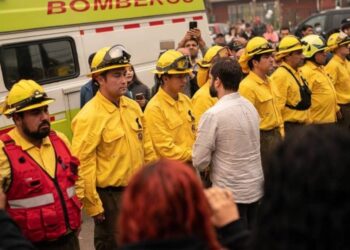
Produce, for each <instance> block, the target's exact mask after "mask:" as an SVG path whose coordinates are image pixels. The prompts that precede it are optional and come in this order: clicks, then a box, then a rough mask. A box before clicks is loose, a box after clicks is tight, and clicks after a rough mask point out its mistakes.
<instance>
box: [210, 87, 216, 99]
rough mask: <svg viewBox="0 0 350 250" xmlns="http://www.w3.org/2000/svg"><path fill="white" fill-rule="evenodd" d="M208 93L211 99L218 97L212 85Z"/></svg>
mask: <svg viewBox="0 0 350 250" xmlns="http://www.w3.org/2000/svg"><path fill="white" fill-rule="evenodd" d="M209 93H210V96H211V97H218V92H217V91H216V89H215V87H214V85H210V88H209Z"/></svg>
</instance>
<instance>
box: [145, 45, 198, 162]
mask: <svg viewBox="0 0 350 250" xmlns="http://www.w3.org/2000/svg"><path fill="white" fill-rule="evenodd" d="M190 72H191V69H190V62H189V58H188V57H187V56H184V55H183V54H182V53H180V52H179V51H175V50H168V51H166V52H165V53H164V54H163V55H161V56H160V58H159V59H158V62H157V65H156V70H155V71H154V73H155V74H156V75H157V77H158V78H159V79H160V81H161V86H160V88H159V90H158V92H157V94H156V95H155V96H154V97H153V98H152V99H151V100H150V101H149V103H148V104H147V107H146V110H145V119H146V122H147V125H148V126H149V131H150V135H151V138H152V142H153V146H154V149H155V151H156V153H157V156H159V157H164V158H170V159H175V160H180V161H184V162H185V161H187V162H190V161H191V160H192V145H193V143H194V139H195V133H196V127H195V116H194V114H193V109H192V104H191V101H190V99H189V98H188V97H187V96H186V95H184V94H182V93H181V92H182V90H183V88H184V86H185V84H186V82H187V78H188V74H189V73H190Z"/></svg>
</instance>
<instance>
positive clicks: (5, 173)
mask: <svg viewBox="0 0 350 250" xmlns="http://www.w3.org/2000/svg"><path fill="white" fill-rule="evenodd" d="M0 147H1V150H0V187H2V188H4V191H5V192H6V191H7V189H8V187H9V186H10V183H11V167H10V163H9V160H8V158H7V156H6V154H5V152H4V150H3V147H4V143H3V142H2V141H0Z"/></svg>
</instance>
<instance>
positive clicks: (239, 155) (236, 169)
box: [192, 93, 264, 204]
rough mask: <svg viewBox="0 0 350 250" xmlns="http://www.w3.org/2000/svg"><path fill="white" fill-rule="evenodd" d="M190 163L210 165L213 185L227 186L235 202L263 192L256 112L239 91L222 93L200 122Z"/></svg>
mask: <svg viewBox="0 0 350 250" xmlns="http://www.w3.org/2000/svg"><path fill="white" fill-rule="evenodd" d="M192 161H193V165H194V167H195V168H197V169H198V170H199V171H203V170H204V169H205V168H206V167H207V166H209V165H210V168H211V173H210V179H211V181H212V183H213V186H218V187H226V188H228V189H230V190H231V191H232V192H233V195H234V198H235V200H236V202H237V203H243V204H249V203H253V202H255V201H257V200H259V199H260V198H261V197H262V195H263V187H262V185H263V181H264V176H263V171H262V166H261V157H260V133H259V114H258V112H257V111H256V109H255V108H254V106H253V105H252V104H251V103H250V102H249V101H248V100H246V99H245V98H244V97H241V96H240V95H239V93H232V94H229V95H225V96H223V97H222V98H221V99H220V100H219V101H218V102H217V104H216V105H215V106H213V107H212V108H210V109H209V110H207V112H205V113H204V114H203V116H202V118H201V120H200V122H199V128H198V134H197V140H196V142H195V144H194V146H193V156H192Z"/></svg>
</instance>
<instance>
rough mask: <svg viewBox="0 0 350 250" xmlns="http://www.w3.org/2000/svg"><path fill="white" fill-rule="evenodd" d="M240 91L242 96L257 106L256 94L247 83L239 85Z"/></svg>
mask: <svg viewBox="0 0 350 250" xmlns="http://www.w3.org/2000/svg"><path fill="white" fill-rule="evenodd" d="M238 92H239V94H240V95H241V96H243V97H244V98H246V99H247V100H249V101H250V102H251V103H252V104H253V105H254V107H256V96H255V94H254V92H253V91H252V90H251V89H250V88H249V87H247V85H246V84H241V85H239V89H238Z"/></svg>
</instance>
